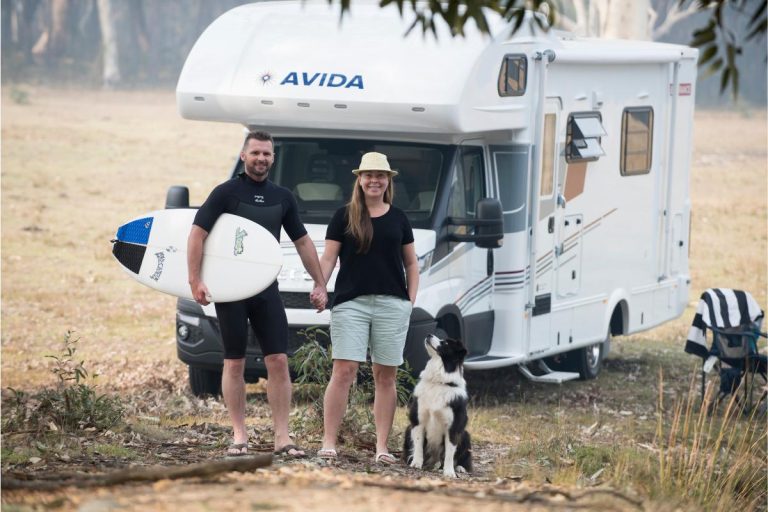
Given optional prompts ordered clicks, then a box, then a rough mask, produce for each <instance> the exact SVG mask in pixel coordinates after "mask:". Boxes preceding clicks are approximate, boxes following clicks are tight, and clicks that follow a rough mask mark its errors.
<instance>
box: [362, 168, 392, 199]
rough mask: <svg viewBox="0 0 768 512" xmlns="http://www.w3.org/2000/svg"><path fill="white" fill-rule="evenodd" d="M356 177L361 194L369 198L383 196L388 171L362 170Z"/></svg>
mask: <svg viewBox="0 0 768 512" xmlns="http://www.w3.org/2000/svg"><path fill="white" fill-rule="evenodd" d="M357 179H358V182H359V183H360V187H361V188H362V189H363V194H365V197H366V198H370V199H378V198H379V197H382V198H383V197H384V192H386V190H387V187H388V186H389V173H388V172H384V171H362V172H361V173H360V175H359V176H358V178H357Z"/></svg>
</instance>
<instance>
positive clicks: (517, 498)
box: [359, 480, 643, 509]
mask: <svg viewBox="0 0 768 512" xmlns="http://www.w3.org/2000/svg"><path fill="white" fill-rule="evenodd" d="M359 483H360V484H362V485H363V486H366V487H380V488H385V489H392V490H397V491H408V492H416V493H432V494H441V495H444V496H450V497H465V498H476V499H487V500H492V501H503V502H512V503H536V504H544V505H552V504H553V502H552V501H551V500H549V499H548V498H547V497H548V496H550V497H558V496H560V497H563V498H565V499H566V500H567V503H568V506H570V507H573V508H591V507H592V506H593V505H589V504H585V505H579V504H578V502H580V501H582V500H584V499H585V498H589V497H592V496H596V495H605V496H610V497H613V498H616V499H619V500H622V501H624V502H626V503H628V504H630V505H633V506H634V507H635V508H637V509H642V507H643V502H642V500H639V499H636V498H633V497H630V496H627V495H626V494H623V493H621V492H619V491H614V490H613V489H590V490H586V491H582V492H577V493H570V492H566V491H564V490H561V489H555V488H549V489H538V490H535V491H528V492H525V493H521V492H514V491H499V490H496V489H488V490H482V489H477V488H471V487H470V488H461V487H452V486H450V487H444V486H440V487H435V486H431V485H428V484H427V485H423V484H422V485H419V484H416V485H413V484H408V483H406V484H403V483H397V482H391V481H379V480H365V481H360V482H359ZM441 483H443V482H441ZM478 493H482V495H479V494H478ZM558 503H559V502H558Z"/></svg>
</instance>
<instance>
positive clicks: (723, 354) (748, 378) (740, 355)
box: [701, 318, 768, 413]
mask: <svg viewBox="0 0 768 512" xmlns="http://www.w3.org/2000/svg"><path fill="white" fill-rule="evenodd" d="M761 323H762V318H761V319H759V320H758V321H756V322H752V323H749V324H744V325H739V326H736V327H728V328H718V327H710V328H709V329H710V330H711V331H712V346H711V348H710V351H709V354H710V355H709V357H708V358H707V360H706V361H705V362H704V364H703V366H702V372H701V397H702V400H704V393H705V390H706V378H707V374H708V373H711V371H712V369H713V368H717V370H718V373H717V374H718V375H719V376H720V388H719V390H718V392H717V396H716V401H715V403H719V402H720V401H722V400H723V399H724V398H726V397H727V396H728V395H730V394H732V393H735V392H736V390H737V389H738V388H739V386H740V385H741V384H742V381H743V382H744V384H743V389H744V403H743V404H742V405H743V407H744V412H745V413H749V412H751V411H752V394H753V390H754V389H755V377H756V376H758V375H759V376H760V377H762V380H763V386H765V384H767V383H768V378H766V366H768V364H767V362H766V361H767V359H768V358H767V357H766V356H765V355H762V354H760V353H759V351H758V348H757V341H758V339H759V338H760V337H763V338H768V335H766V333H764V332H760V327H761ZM765 397H766V391H763V393H762V394H761V396H760V398H759V399H758V401H757V405H759V404H760V403H761V402H762V401H763V400H764V399H765ZM736 399H737V401H738V396H737V397H736Z"/></svg>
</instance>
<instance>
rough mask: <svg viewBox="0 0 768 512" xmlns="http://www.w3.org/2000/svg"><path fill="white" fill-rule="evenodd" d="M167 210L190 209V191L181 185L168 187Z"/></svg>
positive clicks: (166, 196) (166, 195)
mask: <svg viewBox="0 0 768 512" xmlns="http://www.w3.org/2000/svg"><path fill="white" fill-rule="evenodd" d="M165 208H166V209H169V208H189V189H188V188H187V187H184V186H181V185H173V186H171V187H168V192H167V193H166V194H165Z"/></svg>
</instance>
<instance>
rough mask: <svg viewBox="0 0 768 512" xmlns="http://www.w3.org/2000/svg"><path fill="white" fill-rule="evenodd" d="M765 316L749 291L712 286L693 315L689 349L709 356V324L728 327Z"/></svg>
mask: <svg viewBox="0 0 768 512" xmlns="http://www.w3.org/2000/svg"><path fill="white" fill-rule="evenodd" d="M761 318H763V310H762V309H760V306H759V305H758V304H757V301H755V299H754V298H753V297H752V295H750V294H749V292H743V291H741V290H731V289H729V288H709V289H708V290H705V291H704V293H702V294H701V299H700V300H699V304H698V305H697V306H696V315H695V316H694V317H693V323H692V324H691V330H690V331H688V340H687V341H686V343H685V351H686V352H688V353H689V354H694V355H697V356H699V357H701V358H703V359H706V358H707V356H709V348H708V346H707V327H716V328H718V329H725V328H728V327H736V326H739V325H745V324H750V323H752V322H756V321H757V320H759V319H761Z"/></svg>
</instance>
